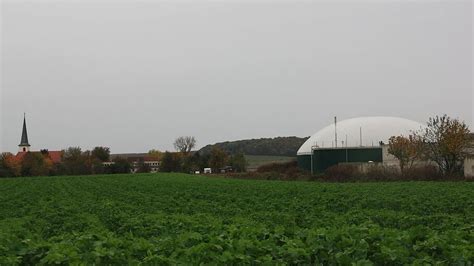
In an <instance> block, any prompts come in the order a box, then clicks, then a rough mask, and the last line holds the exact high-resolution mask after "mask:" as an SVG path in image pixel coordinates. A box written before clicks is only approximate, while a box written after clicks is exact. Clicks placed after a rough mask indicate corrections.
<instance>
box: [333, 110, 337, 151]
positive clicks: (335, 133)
mask: <svg viewBox="0 0 474 266" xmlns="http://www.w3.org/2000/svg"><path fill="white" fill-rule="evenodd" d="M334 140H335V143H336V148H337V116H335V117H334Z"/></svg>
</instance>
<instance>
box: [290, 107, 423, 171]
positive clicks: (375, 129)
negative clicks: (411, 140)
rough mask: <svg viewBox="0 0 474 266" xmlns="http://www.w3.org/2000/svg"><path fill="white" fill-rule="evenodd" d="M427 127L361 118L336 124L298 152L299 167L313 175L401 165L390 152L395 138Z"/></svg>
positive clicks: (391, 119)
mask: <svg viewBox="0 0 474 266" xmlns="http://www.w3.org/2000/svg"><path fill="white" fill-rule="evenodd" d="M423 128H424V126H423V125H422V124H420V123H418V122H415V121H412V120H408V119H404V118H399V117H381V116H376V117H359V118H352V119H347V120H343V121H340V122H336V121H335V123H334V124H332V125H328V126H327V127H325V128H323V129H321V130H320V131H318V132H317V133H316V134H314V135H313V136H311V137H310V138H309V139H308V140H307V141H306V142H305V143H304V144H303V145H302V146H301V147H300V149H299V150H298V153H297V159H298V166H299V167H301V168H303V169H306V170H309V171H311V172H313V173H318V172H323V171H325V170H326V169H327V168H329V167H330V166H333V165H337V164H339V163H368V162H373V163H384V164H386V165H398V161H397V160H396V159H395V158H394V157H393V156H392V155H390V154H389V153H388V146H387V145H386V144H387V143H388V140H389V138H390V137H391V136H398V135H405V136H407V135H409V134H410V133H411V132H413V131H417V130H421V129H423Z"/></svg>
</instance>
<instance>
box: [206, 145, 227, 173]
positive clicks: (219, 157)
mask: <svg viewBox="0 0 474 266" xmlns="http://www.w3.org/2000/svg"><path fill="white" fill-rule="evenodd" d="M228 162H229V156H228V155H227V153H226V152H225V151H224V150H222V149H221V148H219V147H214V148H212V150H211V154H210V157H209V166H210V167H211V168H212V169H213V170H214V171H216V170H218V169H219V168H222V167H224V166H225V165H226V164H227V163H228Z"/></svg>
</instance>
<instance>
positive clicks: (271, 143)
mask: <svg viewBox="0 0 474 266" xmlns="http://www.w3.org/2000/svg"><path fill="white" fill-rule="evenodd" d="M307 139H308V137H306V138H299V137H277V138H261V139H248V140H237V141H226V142H220V143H216V144H212V145H207V146H205V147H203V148H202V149H201V150H199V152H200V153H204V154H205V153H209V152H210V151H211V149H212V148H213V147H215V146H217V147H219V148H221V149H223V150H224V151H226V152H227V153H230V154H235V153H238V152H243V153H244V154H246V155H267V156H296V152H297V151H298V149H299V148H300V146H301V145H302V144H303V143H304V142H305V141H306V140H307Z"/></svg>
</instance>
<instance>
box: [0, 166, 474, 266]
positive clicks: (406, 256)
mask: <svg viewBox="0 0 474 266" xmlns="http://www.w3.org/2000/svg"><path fill="white" fill-rule="evenodd" d="M68 263H72V264H78V263H79V264H81V263H83V264H119V265H123V264H138V263H143V264H198V263H205V264H260V263H267V264H342V265H349V264H351V263H354V264H357V265H360V264H363V265H370V264H379V265H382V264H389V265H394V264H413V263H415V264H434V263H441V264H456V265H472V264H473V263H474V183H466V182H438V183H436V182H400V183H395V182H392V183H344V184H337V183H312V182H280V181H250V180H235V179H222V178H209V177H202V176H189V175H182V174H156V175H152V174H147V175H118V176H88V177H41V178H18V179H0V265H12V264H13V265H15V264H24V265H30V264H68Z"/></svg>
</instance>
